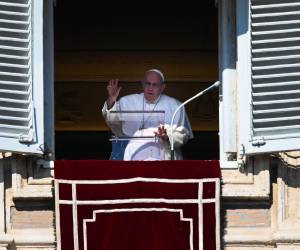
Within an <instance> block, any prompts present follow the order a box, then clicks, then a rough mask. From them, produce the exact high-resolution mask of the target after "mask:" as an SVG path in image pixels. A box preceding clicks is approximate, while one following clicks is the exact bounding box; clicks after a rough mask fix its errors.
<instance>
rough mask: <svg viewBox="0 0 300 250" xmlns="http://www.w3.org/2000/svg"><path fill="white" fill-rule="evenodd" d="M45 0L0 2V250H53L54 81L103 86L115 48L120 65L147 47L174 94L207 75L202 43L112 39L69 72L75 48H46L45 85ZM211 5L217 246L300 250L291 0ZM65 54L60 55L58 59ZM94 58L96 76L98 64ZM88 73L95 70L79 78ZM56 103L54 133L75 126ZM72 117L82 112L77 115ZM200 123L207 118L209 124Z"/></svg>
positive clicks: (227, 0)
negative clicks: (216, 87) (166, 46)
mask: <svg viewBox="0 0 300 250" xmlns="http://www.w3.org/2000/svg"><path fill="white" fill-rule="evenodd" d="M53 4H54V3H53V2H52V1H48V0H43V1H39V0H14V1H8V0H0V15H1V18H0V19H1V20H0V137H1V138H0V139H1V140H0V151H1V152H2V153H1V159H0V201H1V202H0V249H44V250H46V249H47V250H48V249H56V232H55V210H54V207H55V206H54V186H53V160H54V159H55V156H54V153H55V149H54V138H55V129H54V127H55V126H54V122H55V121H54V120H55V116H54V95H57V92H56V93H54V81H60V82H63V83H62V85H56V86H57V89H60V86H63V84H66V83H68V81H67V80H68V79H69V80H70V79H72V78H73V79H72V80H74V79H75V80H74V82H76V79H77V80H78V78H79V77H81V78H80V81H81V82H84V81H87V80H90V82H96V81H102V82H105V81H106V80H107V79H106V76H107V75H110V74H111V73H112V72H111V71H109V69H110V67H111V65H113V63H111V62H110V60H112V61H114V60H113V59H112V58H114V57H116V58H119V57H120V55H121V54H122V55H123V57H122V56H121V58H123V59H122V60H123V61H125V62H127V61H126V58H127V57H128V55H131V56H132V58H133V60H134V59H135V60H137V61H138V60H143V58H145V57H144V56H145V55H146V54H147V53H148V55H149V56H148V57H146V58H147V60H149V61H150V62H151V63H152V61H151V60H153V55H154V54H155V55H159V56H156V57H155V59H157V60H158V62H159V64H161V65H164V67H165V68H166V71H167V72H168V73H169V75H170V78H171V79H172V80H171V82H172V81H173V82H174V83H175V84H174V85H173V91H175V89H176V88H177V87H178V88H179V89H180V87H182V86H181V85H179V82H180V81H185V84H189V85H188V86H192V87H195V86H196V84H197V81H198V80H199V79H200V80H202V82H205V83H206V84H207V83H208V82H210V81H211V80H213V77H214V74H215V73H214V70H213V67H214V66H211V65H213V61H214V60H213V59H210V58H211V55H210V54H207V51H209V46H208V47H207V48H208V49H207V51H204V52H203V51H200V50H199V48H197V47H195V48H194V47H193V44H192V43H191V44H189V45H188V46H187V47H188V48H189V50H188V51H184V50H182V49H181V47H180V46H178V47H176V49H174V50H168V51H167V50H161V48H160V47H158V48H157V49H156V50H153V48H155V46H156V45H152V47H151V49H149V50H147V51H146V52H145V50H144V47H143V46H141V48H140V50H138V51H132V48H130V47H129V45H130V42H127V43H128V44H129V45H128V44H127V45H126V46H128V48H127V50H125V52H124V51H123V50H121V51H119V50H118V46H116V47H113V50H112V52H109V51H110V50H109V49H107V48H111V47H109V46H113V45H111V44H113V43H111V44H109V46H108V45H105V44H104V45H103V48H102V52H101V54H100V57H101V56H102V57H104V58H106V61H105V60H104V61H103V60H102V61H101V62H99V60H98V59H97V60H96V59H95V61H96V62H94V61H89V60H90V59H89V58H93V56H95V55H97V53H94V52H93V51H92V52H91V51H90V52H89V53H87V52H85V54H84V55H85V56H84V57H81V58H80V60H82V61H83V62H88V63H91V64H88V65H87V66H86V67H80V68H76V67H77V66H76V65H78V61H76V59H77V58H78V55H82V54H81V53H77V52H78V51H76V50H73V51H71V52H70V51H66V50H65V51H63V52H61V51H55V53H56V55H57V58H58V60H57V61H56V64H57V65H59V67H57V71H58V75H57V76H56V78H58V80H57V79H56V80H55V79H54V42H53V41H54V38H53V33H55V29H54V27H56V26H54V25H53V15H54V6H53ZM209 4H212V5H215V4H216V7H217V10H218V37H219V38H218V57H219V60H218V61H219V65H218V66H216V67H215V68H216V69H219V74H216V77H219V80H220V81H221V83H222V85H221V87H220V91H219V93H220V94H219V131H220V133H219V141H220V144H219V148H220V165H221V168H222V203H221V206H222V216H221V217H222V229H221V235H222V247H223V248H224V249H232V250H237V249H298V248H299V249H300V223H299V220H300V209H299V207H300V206H299V202H298V200H299V198H300V192H299V178H300V174H299V173H300V172H299V162H300V154H299V153H298V151H297V150H299V149H300V140H299V137H300V130H299V128H300V118H299V117H300V115H299V114H300V112H299V111H300V99H299V98H298V95H299V93H300V73H299V72H300V66H299V65H300V46H299V39H300V35H299V34H300V19H299V13H300V1H299V0H278V1H276V2H274V1H272V0H261V1H258V0H236V1H234V0H219V1H217V2H216V3H214V2H213V1H209ZM57 5H59V1H58V3H57ZM61 25H62V24H61ZM204 26H205V25H204ZM168 27H169V29H170V27H171V26H168ZM178 27H179V26H178ZM202 34H204V33H202ZM195 37H196V36H195ZM87 40H89V41H92V40H93V39H91V38H88V39H87ZM166 41H169V40H168V39H166ZM74 43H75V42H74ZM137 44H138V43H137ZM145 44H146V42H144V45H145ZM178 44H179V43H178ZM89 45H92V42H90V43H89ZM181 45H182V44H181ZM202 45H203V46H204V45H205V43H203V44H202ZM70 46H71V45H70ZM105 46H108V47H105ZM124 46H125V45H124ZM170 46H171V45H170ZM141 51H144V52H143V53H144V54H142V56H140V53H141ZM174 51H175V52H174ZM179 51H180V55H181V59H182V58H184V59H185V61H182V60H181V61H180V60H178V63H177V64H176V65H177V67H179V68H180V67H181V69H182V71H180V70H174V69H173V70H170V69H169V68H172V67H171V66H174V65H175V64H172V63H174V60H175V59H176V58H177V57H178V54H176V53H179ZM199 51H200V52H199ZM67 52H68V56H69V57H65V56H63V54H64V53H65V54H66V53H67ZM197 53H199V56H197V55H198V54H197ZM164 55H165V56H164ZM205 55H206V56H205ZM72 57H73V59H71V62H72V63H73V64H72V63H70V64H69V65H66V64H65V61H64V60H65V58H72ZM87 58H88V59H87ZM96 58H97V57H96ZM166 58H167V59H169V60H167V59H166ZM170 58H171V59H172V60H171V59H170ZM201 58H202V59H201ZM203 58H204V59H203ZM72 60H73V61H72ZM122 60H121V61H122ZM194 60H195V61H197V60H201V62H200V63H199V65H200V66H201V67H203V68H205V67H207V65H209V66H208V69H209V70H203V72H202V73H199V71H198V70H197V65H198V64H197V63H193V62H194ZM205 60H207V63H206V61H205ZM175 61H176V60H175ZM92 63H95V65H96V66H95V65H94V64H92ZM106 63H107V64H108V65H109V66H107V67H106V68H105V66H103V65H105V64H106ZM151 63H150V64H151ZM150 64H149V65H150ZM93 65H94V66H93ZM99 65H102V67H103V68H104V71H105V72H106V75H104V76H103V74H102V72H100V71H101V69H100V71H97V70H99V69H97V70H96V68H97V67H99ZM149 65H148V64H147V63H146V64H145V65H143V66H144V67H148V66H149ZM168 65H169V66H168ZM184 65H185V66H184ZM199 65H198V66H199ZM131 66H132V65H129V66H128V65H126V63H125V64H119V66H118V67H119V70H120V72H121V73H120V76H122V77H123V78H125V79H126V81H127V82H128V83H129V84H128V86H129V87H130V86H132V85H130V83H132V82H136V81H138V76H136V75H134V70H132V67H131ZM168 67H169V68H168ZM77 69H80V70H79V71H78V70H77ZM139 69H141V70H143V67H140V68H139ZM205 69H206V68H205ZM122 70H123V71H122ZM128 70H129V71H130V70H131V71H132V72H131V73H132V75H131V76H129V74H128V73H127V74H126V72H127V71H128ZM189 70H190V71H189ZM78 72H79V73H78ZM99 72H100V73H99ZM178 72H179V73H178ZM180 72H184V73H180ZM186 72H188V73H186ZM198 73H199V75H197V74H198ZM89 74H90V75H94V77H93V78H91V79H89V76H90V75H89ZM217 75H219V76H217ZM130 77H131V78H130ZM186 78H189V79H188V81H187V80H186ZM74 86H75V85H74ZM80 86H83V85H80ZM174 86H175V87H174ZM95 89H97V88H95ZM103 89H104V87H103ZM103 89H102V90H103ZM100 90H101V89H100ZM171 90H172V88H171ZM72 93H75V94H76V93H77V92H76V91H75V92H71V94H72ZM73 96H74V95H73ZM73 96H71V97H72V98H73ZM88 96H89V95H88ZM91 96H92V94H91ZM75 97H76V95H75ZM104 98H105V96H104V97H103V100H104ZM55 99H56V98H55ZM56 102H57V103H60V102H62V100H61V99H60V100H57V99H56ZM62 103H63V102H62ZM97 105H98V103H97ZM71 106H72V105H71ZM200 106H201V105H200ZM71 108H72V107H71ZM62 109H63V107H58V111H57V112H56V113H57V114H59V116H60V118H59V119H60V120H59V121H58V122H57V124H56V130H57V128H58V127H59V128H61V130H64V129H66V128H67V126H69V125H68V124H70V123H72V122H73V121H72V120H71V122H70V121H69V120H68V119H63V118H64V117H63V112H61V110H62ZM195 109H197V106H196V108H195ZM72 112H73V113H71V114H72V115H73V117H75V118H76V119H80V115H81V114H78V113H76V110H75V111H74V110H72ZM68 114H70V113H68ZM75 118H74V119H75ZM215 121H217V119H215ZM68 122H69V123H68ZM66 124H67V125H66ZM194 124H197V120H196V119H195V123H194ZM199 124H200V123H199ZM201 124H202V123H201ZM201 124H200V125H199V128H200V129H203V128H202V127H201ZM197 126H198V125H197ZM206 126H207V127H210V128H211V127H213V126H214V125H211V123H210V120H207V125H206ZM103 128H104V130H105V129H106V128H105V127H103ZM76 129H78V128H77V127H76V126H75V125H74V127H73V130H75V131H76ZM208 130H209V129H208ZM74 158H75V156H74Z"/></svg>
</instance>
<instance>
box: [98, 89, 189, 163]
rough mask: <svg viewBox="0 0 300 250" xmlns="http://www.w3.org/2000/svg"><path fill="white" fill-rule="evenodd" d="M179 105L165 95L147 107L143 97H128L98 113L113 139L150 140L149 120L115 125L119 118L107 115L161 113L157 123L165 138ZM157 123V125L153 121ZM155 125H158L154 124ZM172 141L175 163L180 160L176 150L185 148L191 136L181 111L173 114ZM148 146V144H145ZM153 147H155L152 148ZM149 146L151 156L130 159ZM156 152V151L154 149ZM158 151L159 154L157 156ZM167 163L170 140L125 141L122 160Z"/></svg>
mask: <svg viewBox="0 0 300 250" xmlns="http://www.w3.org/2000/svg"><path fill="white" fill-rule="evenodd" d="M180 104H181V102H179V101H178V100H176V99H175V98H172V97H169V96H167V95H161V96H160V97H159V98H158V100H157V101H156V102H155V103H150V102H148V101H146V99H145V98H144V93H141V94H132V95H128V96H124V97H122V98H120V100H119V101H118V102H116V103H115V104H114V106H113V107H112V108H111V109H109V110H108V109H107V104H106V103H105V104H104V106H103V109H102V114H103V117H104V119H105V121H106V123H107V125H108V126H109V127H110V128H111V130H112V132H113V133H114V134H117V135H121V134H123V135H127V136H133V137H134V136H141V135H142V136H151V135H154V131H157V127H158V126H156V125H154V124H153V119H152V117H147V114H145V117H143V119H139V120H138V121H135V122H124V121H123V122H117V121H118V120H119V117H114V115H111V114H110V112H111V111H164V112H165V113H164V117H163V121H160V123H161V125H164V127H165V129H166V130H167V135H168V136H169V138H170V136H171V125H170V124H171V119H172V115H173V113H174V112H175V110H176V108H177V107H178V106H179V105H180ZM156 122H157V121H156ZM158 125H159V124H158ZM173 138H174V139H173V140H174V151H175V159H177V160H178V159H182V154H181V150H180V147H181V146H182V145H183V144H185V143H186V142H187V141H188V140H189V139H191V138H193V132H192V129H191V125H190V122H189V120H188V117H187V115H186V112H185V109H184V108H182V109H181V110H180V111H179V112H178V113H177V114H176V117H175V119H174V122H173ZM147 143H148V144H147ZM155 143H157V147H155ZM147 146H149V148H150V151H151V154H148V155H146V154H145V158H144V159H142V158H140V157H141V155H142V154H139V157H138V158H133V156H136V155H137V151H144V152H146V148H147ZM155 148H157V150H156V149H155ZM158 148H159V149H161V151H160V152H159V150H158ZM158 152H159V153H158ZM134 159H136V160H153V159H154V160H155V159H157V160H170V159H171V148H170V140H166V141H165V140H159V141H154V140H152V141H149V140H145V141H138V140H132V141H129V143H128V145H127V147H126V149H125V153H124V160H134Z"/></svg>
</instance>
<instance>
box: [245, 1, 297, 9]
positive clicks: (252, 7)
mask: <svg viewBox="0 0 300 250" xmlns="http://www.w3.org/2000/svg"><path fill="white" fill-rule="evenodd" d="M273 2H274V1H273ZM254 4H255V2H254ZM254 4H252V6H251V9H252V10H258V9H274V8H276V9H277V8H282V7H292V8H294V7H295V6H300V3H294V2H293V3H280V4H264V5H258V4H257V5H254Z"/></svg>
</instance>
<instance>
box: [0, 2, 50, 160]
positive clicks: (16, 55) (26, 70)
mask: <svg viewBox="0 0 300 250" xmlns="http://www.w3.org/2000/svg"><path fill="white" fill-rule="evenodd" d="M42 2H43V1H41V0H37V1H33V0H0V151H14V152H23V153H38V154H41V153H42V151H43V150H42V147H43V137H44V135H43V46H42V44H43V29H42V26H43V12H42V11H43V5H42Z"/></svg>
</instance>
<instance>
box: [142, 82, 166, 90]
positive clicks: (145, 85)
mask: <svg viewBox="0 0 300 250" xmlns="http://www.w3.org/2000/svg"><path fill="white" fill-rule="evenodd" d="M143 85H144V87H145V88H150V87H152V88H154V89H158V88H160V87H161V86H162V83H156V82H154V83H151V82H143Z"/></svg>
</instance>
